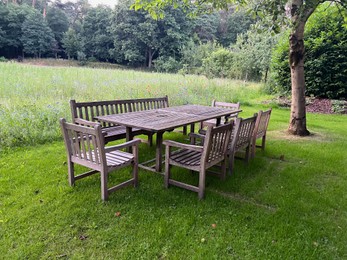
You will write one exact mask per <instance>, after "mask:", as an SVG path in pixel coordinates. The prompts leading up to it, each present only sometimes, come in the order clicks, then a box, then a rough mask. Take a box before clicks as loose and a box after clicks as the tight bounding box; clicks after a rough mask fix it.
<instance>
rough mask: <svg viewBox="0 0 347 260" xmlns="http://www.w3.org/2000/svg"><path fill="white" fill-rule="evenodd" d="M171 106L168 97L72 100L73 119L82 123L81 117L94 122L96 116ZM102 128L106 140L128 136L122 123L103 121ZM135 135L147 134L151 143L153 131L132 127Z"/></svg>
mask: <svg viewBox="0 0 347 260" xmlns="http://www.w3.org/2000/svg"><path fill="white" fill-rule="evenodd" d="M168 106H169V102H168V97H167V96H165V97H160V98H142V99H124V100H107V101H95V102H76V101H75V100H70V107H71V114H72V121H73V122H74V123H76V124H82V125H83V122H81V120H80V119H82V120H86V121H92V122H98V120H97V119H96V117H98V116H105V115H112V114H123V113H128V112H136V111H144V110H151V109H158V108H166V107H168ZM101 126H102V130H103V132H104V137H105V140H106V142H108V141H113V140H118V139H123V138H125V137H126V128H125V127H124V126H123V125H122V124H115V123H110V122H107V121H102V122H101ZM132 134H133V135H139V134H147V135H148V139H149V142H150V143H151V139H152V133H149V132H147V131H144V130H143V129H139V128H134V129H132Z"/></svg>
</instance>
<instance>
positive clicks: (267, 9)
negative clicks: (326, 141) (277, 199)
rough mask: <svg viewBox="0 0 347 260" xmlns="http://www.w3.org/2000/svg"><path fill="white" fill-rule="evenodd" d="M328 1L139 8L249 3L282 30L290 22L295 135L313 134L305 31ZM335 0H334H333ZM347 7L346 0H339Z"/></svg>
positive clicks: (139, 4) (212, 3) (181, 1)
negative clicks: (309, 118) (309, 117)
mask: <svg viewBox="0 0 347 260" xmlns="http://www.w3.org/2000/svg"><path fill="white" fill-rule="evenodd" d="M323 2H328V1H327V0H201V1H191V0H136V2H135V4H134V6H133V7H134V8H135V9H139V8H144V9H146V10H147V11H149V13H151V14H153V15H154V16H158V13H159V14H162V10H163V9H164V7H165V6H167V5H173V6H180V5H181V6H183V7H185V8H186V10H188V11H191V10H194V11H196V10H198V11H199V9H205V10H206V9H227V8H228V7H230V5H231V4H239V5H241V4H246V5H248V6H250V7H252V9H253V10H254V11H256V12H257V13H258V14H266V15H268V16H269V15H270V16H271V18H272V26H273V27H274V28H275V29H276V28H277V29H278V28H279V27H280V25H281V23H282V22H287V23H288V24H289V26H290V29H291V32H290V35H289V45H290V51H289V65H290V72H291V85H292V104H291V115H290V122H289V127H288V131H289V133H291V134H294V135H301V136H305V135H309V131H308V130H307V126H306V104H305V73H304V55H305V48H304V31H305V25H306V22H307V20H308V18H309V17H310V15H311V14H312V13H313V12H314V11H315V10H316V8H317V7H318V5H319V4H321V3H323ZM330 2H331V1H330ZM335 2H336V3H338V4H340V5H341V6H344V7H346V6H347V4H346V1H345V0H335Z"/></svg>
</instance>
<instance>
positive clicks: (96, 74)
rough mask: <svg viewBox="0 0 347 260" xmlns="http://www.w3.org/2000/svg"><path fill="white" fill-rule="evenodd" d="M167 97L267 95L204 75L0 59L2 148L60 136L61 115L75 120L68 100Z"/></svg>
mask: <svg viewBox="0 0 347 260" xmlns="http://www.w3.org/2000/svg"><path fill="white" fill-rule="evenodd" d="M164 95H168V96H169V103H170V105H179V104H188V103H191V104H205V105H209V104H210V103H211V101H212V99H213V98H216V99H218V100H225V101H240V102H241V104H242V105H246V104H251V103H250V102H252V101H254V102H255V103H257V102H258V99H259V97H264V94H262V93H261V91H260V85H259V84H255V83H244V82H242V81H230V80H224V79H211V80H209V79H207V78H205V77H203V76H183V75H173V74H159V73H146V72H138V71H130V70H110V69H91V68H76V67H45V66H44V67H42V66H32V65H26V64H16V63H0V150H5V149H7V148H8V147H16V146H23V145H33V144H38V143H45V142H47V141H52V140H60V139H61V133H60V129H59V125H58V124H57V122H58V120H59V118H60V117H65V118H67V119H68V120H71V112H70V107H69V100H70V99H76V100H77V101H92V100H112V99H126V98H140V97H155V96H158V97H159V96H164Z"/></svg>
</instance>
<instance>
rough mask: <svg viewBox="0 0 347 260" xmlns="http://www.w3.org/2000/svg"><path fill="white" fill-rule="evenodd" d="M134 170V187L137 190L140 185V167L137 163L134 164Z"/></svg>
mask: <svg viewBox="0 0 347 260" xmlns="http://www.w3.org/2000/svg"><path fill="white" fill-rule="evenodd" d="M132 168H133V179H134V187H135V188H137V186H138V185H139V167H138V163H137V162H136V161H134V162H133V163H132Z"/></svg>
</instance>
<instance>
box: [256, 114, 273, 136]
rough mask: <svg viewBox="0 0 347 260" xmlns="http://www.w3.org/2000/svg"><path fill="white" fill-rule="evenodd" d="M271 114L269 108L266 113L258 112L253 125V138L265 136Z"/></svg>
mask: <svg viewBox="0 0 347 260" xmlns="http://www.w3.org/2000/svg"><path fill="white" fill-rule="evenodd" d="M271 112H272V109H271V108H270V109H269V110H266V111H262V110H260V111H259V112H258V117H257V121H256V123H255V125H256V126H255V129H256V131H255V137H256V138H257V139H258V138H261V137H263V136H264V135H266V131H267V127H268V125H269V121H270V116H271Z"/></svg>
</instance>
